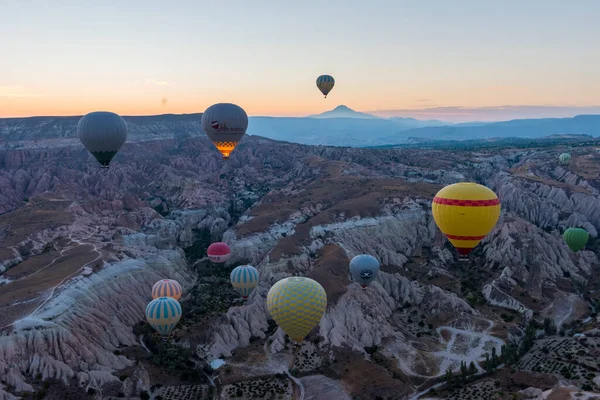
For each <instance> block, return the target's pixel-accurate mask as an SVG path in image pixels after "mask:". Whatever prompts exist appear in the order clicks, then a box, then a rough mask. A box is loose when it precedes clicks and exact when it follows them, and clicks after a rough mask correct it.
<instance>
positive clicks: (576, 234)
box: [563, 228, 590, 252]
mask: <svg viewBox="0 0 600 400" xmlns="http://www.w3.org/2000/svg"><path fill="white" fill-rule="evenodd" d="M589 237H590V234H589V233H588V232H587V231H586V230H585V229H581V228H569V229H567V230H566V231H565V233H563V239H564V240H565V242H566V243H567V246H569V248H570V249H571V250H573V251H574V252H578V251H579V250H581V249H583V248H584V247H585V245H586V244H587V242H588V239H589Z"/></svg>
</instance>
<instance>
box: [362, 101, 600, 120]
mask: <svg viewBox="0 0 600 400" xmlns="http://www.w3.org/2000/svg"><path fill="white" fill-rule="evenodd" d="M369 114H373V115H378V116H380V117H412V118H419V119H423V118H427V119H433V118H435V119H441V120H444V121H454V122H467V121H484V122H490V121H508V120H511V119H527V118H569V117H574V116H575V115H580V114H600V106H579V107H578V106H518V105H517V106H514V105H508V106H497V107H461V106H445V107H431V106H430V107H426V108H410V109H409V108H406V109H398V110H377V111H370V112H369Z"/></svg>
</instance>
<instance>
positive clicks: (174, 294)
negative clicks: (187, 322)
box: [152, 279, 183, 300]
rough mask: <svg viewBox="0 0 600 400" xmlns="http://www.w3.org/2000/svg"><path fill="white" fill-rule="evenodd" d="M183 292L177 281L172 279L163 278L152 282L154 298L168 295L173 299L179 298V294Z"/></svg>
mask: <svg viewBox="0 0 600 400" xmlns="http://www.w3.org/2000/svg"><path fill="white" fill-rule="evenodd" d="M182 293H183V289H182V288H181V285H180V284H179V282H177V281H174V280H173V279H163V280H160V281H158V282H156V283H155V284H154V286H152V298H153V299H156V298H158V297H170V298H172V299H175V300H179V299H180V298H181V294H182Z"/></svg>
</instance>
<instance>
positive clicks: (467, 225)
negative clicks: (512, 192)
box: [431, 182, 500, 256]
mask: <svg viewBox="0 0 600 400" xmlns="http://www.w3.org/2000/svg"><path fill="white" fill-rule="evenodd" d="M431 211H432V214H433V219H434V220H435V223H436V224H437V226H438V227H439V228H440V231H442V233H443V234H444V236H446V237H447V238H448V240H450V243H452V245H453V246H454V247H455V248H456V250H457V251H458V252H459V254H460V255H462V256H466V255H467V254H469V253H470V252H471V250H473V248H474V247H475V246H477V244H478V243H479V242H480V241H481V240H482V239H483V238H484V237H485V236H486V235H487V234H488V233H490V231H491V230H492V229H493V228H494V226H495V225H496V222H498V218H499V217H500V200H499V199H498V196H496V193H494V192H493V191H492V190H491V189H489V188H487V187H485V186H482V185H478V184H477V183H473V182H460V183H455V184H453V185H448V186H446V187H444V188H442V189H441V190H440V191H439V192H438V193H437V194H436V195H435V198H434V199H433V203H432V205H431Z"/></svg>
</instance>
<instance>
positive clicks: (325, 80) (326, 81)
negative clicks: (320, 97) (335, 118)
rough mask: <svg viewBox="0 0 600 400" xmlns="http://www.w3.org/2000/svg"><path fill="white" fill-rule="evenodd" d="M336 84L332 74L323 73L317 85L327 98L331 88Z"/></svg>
mask: <svg viewBox="0 0 600 400" xmlns="http://www.w3.org/2000/svg"><path fill="white" fill-rule="evenodd" d="M334 85H335V80H334V79H333V76H331V75H321V76H319V77H318V78H317V87H318V88H319V90H320V91H321V93H323V94H324V95H325V98H327V95H328V94H329V92H331V89H333V86H334Z"/></svg>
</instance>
